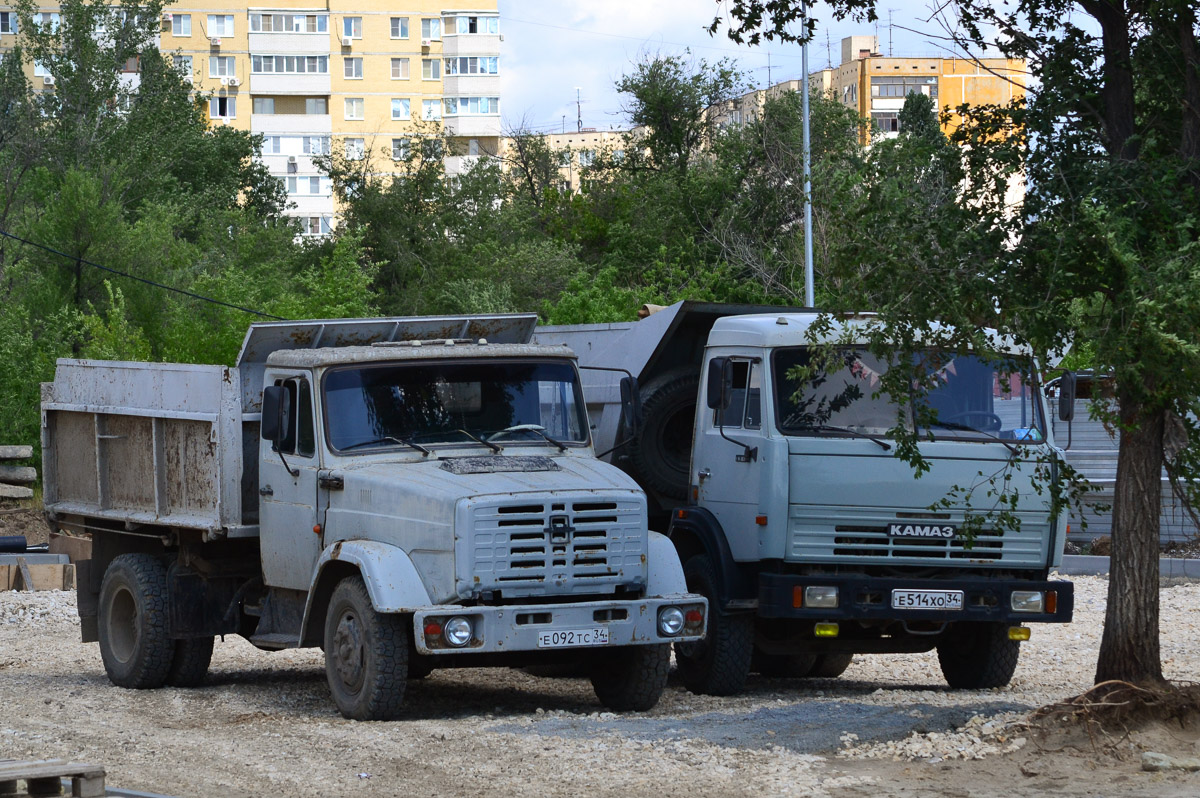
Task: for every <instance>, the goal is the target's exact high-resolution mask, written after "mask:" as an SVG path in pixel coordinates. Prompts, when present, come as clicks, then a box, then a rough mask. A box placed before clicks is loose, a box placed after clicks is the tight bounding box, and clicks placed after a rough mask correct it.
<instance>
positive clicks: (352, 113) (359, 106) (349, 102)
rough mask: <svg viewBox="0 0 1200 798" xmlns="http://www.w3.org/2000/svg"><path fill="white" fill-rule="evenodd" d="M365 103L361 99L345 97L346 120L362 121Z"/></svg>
mask: <svg viewBox="0 0 1200 798" xmlns="http://www.w3.org/2000/svg"><path fill="white" fill-rule="evenodd" d="M364 108H365V103H364V102H363V98H362V97H347V98H346V118H347V119H362V118H363V113H364Z"/></svg>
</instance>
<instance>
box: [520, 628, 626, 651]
mask: <svg viewBox="0 0 1200 798" xmlns="http://www.w3.org/2000/svg"><path fill="white" fill-rule="evenodd" d="M537 644H538V648H574V647H576V646H607V645H608V629H607V628H605V627H603V626H598V627H596V628H595V629H558V630H555V631H547V632H538V641H537Z"/></svg>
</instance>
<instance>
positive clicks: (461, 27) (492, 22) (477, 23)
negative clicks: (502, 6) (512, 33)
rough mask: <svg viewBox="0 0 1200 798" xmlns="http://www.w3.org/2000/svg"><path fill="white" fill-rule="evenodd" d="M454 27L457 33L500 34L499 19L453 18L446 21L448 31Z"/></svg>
mask: <svg viewBox="0 0 1200 798" xmlns="http://www.w3.org/2000/svg"><path fill="white" fill-rule="evenodd" d="M451 25H453V28H454V30H455V32H457V33H499V32H500V18H499V17H452V18H451V19H448V20H447V21H446V26H447V29H450V26H451Z"/></svg>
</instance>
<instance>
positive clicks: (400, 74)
mask: <svg viewBox="0 0 1200 798" xmlns="http://www.w3.org/2000/svg"><path fill="white" fill-rule="evenodd" d="M392 80H408V59H407V58H393V59H392Z"/></svg>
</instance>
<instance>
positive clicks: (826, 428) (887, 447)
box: [799, 424, 892, 452]
mask: <svg viewBox="0 0 1200 798" xmlns="http://www.w3.org/2000/svg"><path fill="white" fill-rule="evenodd" d="M799 429H801V430H811V431H813V432H841V433H844V434H846V435H850V436H852V437H855V438H866V439H867V440H869V441H871V442H872V443H877V444H879V446H880V447H881V448H882V449H883V450H884V451H885V452H890V451H891V450H892V445H891V444H890V443H888V442H887V441H885V440H884V439H883V438H880V437H878V436H876V435H872V434H870V433H868V432H859V431H858V430H856V429H850V428H849V427H835V426H832V425H830V424H806V425H804V426H803V427H800V428H799Z"/></svg>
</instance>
